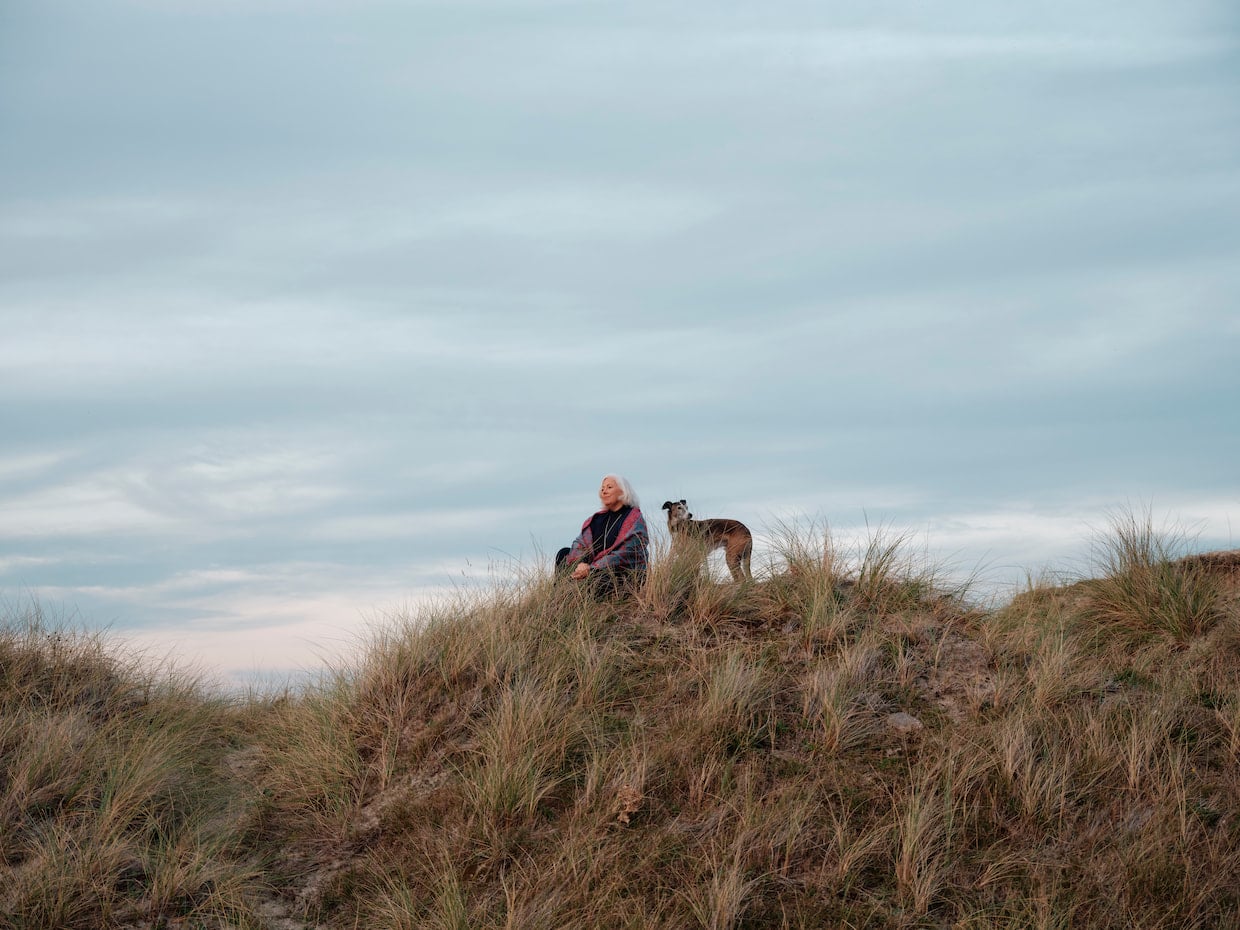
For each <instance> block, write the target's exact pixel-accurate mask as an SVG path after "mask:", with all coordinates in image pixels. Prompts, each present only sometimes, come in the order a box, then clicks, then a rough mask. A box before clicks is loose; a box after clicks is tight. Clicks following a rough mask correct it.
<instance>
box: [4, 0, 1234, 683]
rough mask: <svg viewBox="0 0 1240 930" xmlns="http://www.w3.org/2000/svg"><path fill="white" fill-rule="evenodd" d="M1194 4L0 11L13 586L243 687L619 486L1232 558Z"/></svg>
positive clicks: (1068, 566)
mask: <svg viewBox="0 0 1240 930" xmlns="http://www.w3.org/2000/svg"><path fill="white" fill-rule="evenodd" d="M1238 117H1240V14H1237V13H1236V12H1235V8H1234V5H1233V4H1230V3H1224V2H1212V0H1209V2H1207V0H1165V2H1164V0H1159V2H1154V0H1135V2H1134V0H1124V2H1120V0H1099V2H1094V3H1088V4H1082V3H1079V2H1075V0H1073V2H1068V0H1063V2H1048V3H1044V2H1039V3H1026V4H996V3H994V2H991V0H957V2H951V3H926V2H925V0H908V2H904V0H892V2H881V0H880V2H875V0H842V2H837V3H821V2H799V0H776V2H771V3H764V4H753V3H748V2H746V3H732V2H727V0H710V2H699V0H686V2H682V3H678V4H667V3H662V2H659V3H655V2H646V0H626V2H624V3H603V2H591V0H575V2H569V0H494V2H491V0H442V2H436V0H406V2H357V0H249V2H245V3H241V2H231V0H91V2H89V3H88V2H82V0H6V2H4V3H3V4H2V5H0V596H2V597H3V599H4V605H3V612H4V614H5V615H6V616H9V617H12V616H14V615H15V614H16V613H17V612H20V607H21V605H22V604H24V603H29V602H30V601H31V600H36V599H37V601H38V602H39V603H40V604H41V605H42V607H43V609H44V610H45V611H47V612H48V613H49V614H52V615H59V616H62V617H67V618H71V619H73V620H74V622H77V623H80V624H85V625H87V626H92V627H95V626H97V627H110V628H111V629H112V630H113V631H114V632H116V633H117V634H122V635H124V636H126V637H129V638H132V639H133V640H134V641H136V642H138V643H140V644H142V645H144V646H146V647H148V648H151V649H154V650H156V651H157V652H161V653H166V654H171V655H173V656H175V657H177V658H178V659H182V660H185V661H192V662H197V663H200V664H202V665H203V666H205V667H206V668H207V669H209V670H211V671H212V673H214V674H218V675H220V676H222V677H223V678H225V679H228V680H246V679H249V678H254V677H255V676H258V677H264V676H266V677H270V676H279V675H283V674H287V673H289V672H290V671H296V670H304V669H307V668H314V667H317V665H318V663H321V662H323V661H332V660H335V659H337V658H338V657H339V656H340V655H341V654H342V653H343V652H344V651H345V650H347V649H348V648H349V647H350V645H351V644H354V643H355V642H356V638H357V636H358V635H359V634H361V632H362V631H363V630H364V629H365V628H366V627H367V626H368V625H373V624H374V623H382V622H384V620H385V618H388V617H391V616H392V615H393V614H394V613H395V612H398V611H400V610H403V609H408V608H409V607H410V605H417V604H418V603H420V602H421V601H422V600H423V599H424V598H426V597H427V596H428V595H431V594H433V593H434V592H439V591H443V590H445V589H451V588H452V587H454V586H469V585H476V584H480V583H481V584H486V583H491V580H492V579H496V578H501V577H504V576H506V575H507V574H508V573H510V572H512V571H513V570H514V569H517V568H522V567H524V568H528V567H530V566H537V565H539V564H541V562H540V560H545V559H546V558H547V557H548V554H549V553H551V552H554V550H555V549H556V548H558V547H559V546H560V545H564V544H567V542H568V541H569V540H570V539H571V537H572V536H573V535H574V533H575V531H576V529H577V527H578V526H579V525H580V522H581V520H582V519H584V518H585V517H586V516H587V515H588V514H589V513H590V512H591V510H592V509H593V508H594V506H595V504H596V498H595V492H596V490H597V485H598V481H599V478H600V477H601V476H602V475H603V474H604V473H606V472H609V471H614V472H619V473H622V474H625V475H627V476H628V477H629V478H630V479H631V480H632V481H633V483H634V484H635V486H636V488H637V490H638V492H639V493H640V494H641V495H642V497H643V502H644V505H645V509H646V511H647V513H648V515H649V516H650V518H651V522H652V523H653V524H656V525H657V524H661V522H662V519H661V518H662V516H663V514H662V512H661V511H660V510H659V504H660V503H661V502H662V501H663V500H664V499H667V498H680V497H684V498H687V499H688V500H689V502H690V505H691V506H692V508H693V510H694V511H695V513H697V514H698V515H699V516H725V515H726V516H734V517H739V518H741V519H744V520H745V521H746V522H748V523H749V524H750V525H751V526H752V527H754V528H755V530H757V531H759V533H760V534H765V533H767V532H769V531H770V530H772V529H773V528H774V527H775V526H777V525H778V524H779V523H780V522H789V521H794V522H795V521H802V522H804V521H825V522H826V523H828V524H829V525H830V526H831V527H832V529H833V531H834V532H835V533H836V534H837V535H838V536H839V537H840V538H841V539H853V538H855V537H857V536H859V535H861V536H863V535H864V533H865V531H866V530H865V528H866V526H867V524H868V525H869V526H870V527H875V526H886V527H892V528H895V529H897V530H898V531H902V532H903V531H908V532H910V533H912V534H914V536H915V537H916V539H917V540H918V545H923V546H924V547H925V548H926V549H927V550H928V551H929V552H931V553H932V554H933V555H934V557H935V558H941V559H943V560H945V561H947V562H948V563H950V564H952V565H955V566H959V568H960V570H961V571H963V572H975V571H977V570H978V569H979V568H980V569H981V574H982V577H983V578H984V579H985V583H986V584H987V585H990V586H992V587H1001V586H1002V585H1003V584H1006V583H1009V582H1014V581H1015V580H1017V579H1019V578H1020V577H1022V576H1023V575H1024V574H1025V572H1026V571H1039V570H1042V569H1043V568H1047V567H1049V568H1052V569H1054V570H1061V569H1064V570H1076V569H1079V568H1080V567H1081V559H1082V558H1084V557H1085V556H1084V553H1086V552H1087V550H1088V543H1089V539H1090V536H1091V533H1094V532H1096V531H1097V530H1098V529H1099V528H1100V527H1102V526H1105V523H1106V519H1107V516H1106V515H1107V514H1108V513H1109V512H1113V511H1114V510H1115V509H1116V508H1136V509H1138V510H1141V509H1148V510H1149V511H1150V512H1151V513H1152V514H1153V516H1154V518H1155V519H1156V521H1158V522H1163V521H1169V522H1171V523H1173V524H1175V525H1178V526H1182V527H1186V528H1187V529H1188V530H1189V532H1190V535H1191V536H1192V538H1193V540H1194V545H1195V546H1197V547H1199V548H1203V549H1205V548H1216V547H1221V546H1228V547H1231V546H1237V545H1240V481H1238V480H1237V475H1238V474H1240V472H1238V469H1237V464H1236V463H1237V461H1238V460H1240V413H1238V412H1237V401H1240V364H1238V361H1240V304H1238V298H1240V260H1238V259H1240V118H1238Z"/></svg>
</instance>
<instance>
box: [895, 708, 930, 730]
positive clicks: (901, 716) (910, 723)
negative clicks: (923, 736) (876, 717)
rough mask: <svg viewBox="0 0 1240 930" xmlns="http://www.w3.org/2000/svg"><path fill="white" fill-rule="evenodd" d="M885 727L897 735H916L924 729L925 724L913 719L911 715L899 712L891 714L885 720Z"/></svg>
mask: <svg viewBox="0 0 1240 930" xmlns="http://www.w3.org/2000/svg"><path fill="white" fill-rule="evenodd" d="M887 726H889V727H891V729H893V730H895V731H896V732H897V733H916V732H917V731H918V730H921V729H924V728H925V724H924V723H922V722H921V721H920V720H918V719H917V718H916V717H914V716H913V715H912V714H906V713H905V712H904V711H900V712H899V713H896V714H891V715H890V716H889V717H888V718H887Z"/></svg>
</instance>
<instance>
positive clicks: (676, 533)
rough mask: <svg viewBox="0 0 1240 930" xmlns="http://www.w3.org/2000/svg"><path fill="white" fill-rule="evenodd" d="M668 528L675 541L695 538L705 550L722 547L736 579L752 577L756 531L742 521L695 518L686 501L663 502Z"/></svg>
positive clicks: (709, 550)
mask: <svg viewBox="0 0 1240 930" xmlns="http://www.w3.org/2000/svg"><path fill="white" fill-rule="evenodd" d="M663 509H664V510H666V511H667V528H668V530H669V531H671V534H672V542H673V543H678V542H683V541H685V540H690V539H696V540H700V541H702V542H703V543H705V544H706V551H707V552H711V551H712V550H714V549H722V550H723V556H724V559H725V560H726V561H727V563H728V571H730V572H731V573H732V580H733V581H743V580H744V579H745V578H752V577H753V573H752V572H751V571H750V570H749V557H750V556H751V555H752V554H753V534H752V533H751V532H749V528H748V527H747V526H745V524H744V523H741V521H740V520H694V519H693V514H691V513H689V505H688V504H686V503H685V502H684V500H683V499H682V500H678V501H664V502H663Z"/></svg>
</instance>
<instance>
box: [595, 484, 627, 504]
mask: <svg viewBox="0 0 1240 930" xmlns="http://www.w3.org/2000/svg"><path fill="white" fill-rule="evenodd" d="M623 493H624V492H623V491H621V490H620V485H618V484H616V479H614V478H604V479H603V486H602V487H601V488H599V489H598V499H599V500H601V501H602V502H603V506H604V507H605V508H607V509H608V510H619V509H620V508H621V507H623V506H624V501H622V500H621V499H620V498H621V495H622V494H623Z"/></svg>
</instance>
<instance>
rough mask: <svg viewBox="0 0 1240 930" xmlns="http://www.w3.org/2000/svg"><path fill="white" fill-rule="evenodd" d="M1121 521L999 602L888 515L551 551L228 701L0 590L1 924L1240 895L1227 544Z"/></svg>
mask: <svg viewBox="0 0 1240 930" xmlns="http://www.w3.org/2000/svg"><path fill="white" fill-rule="evenodd" d="M1130 529H1131V528H1129V527H1120V528H1119V531H1118V532H1117V533H1116V536H1115V541H1114V545H1115V547H1116V549H1115V550H1114V552H1115V557H1116V561H1115V564H1114V565H1108V566H1107V568H1106V570H1105V571H1104V572H1103V573H1102V577H1099V578H1096V579H1085V580H1083V581H1082V582H1079V583H1078V584H1075V585H1068V586H1065V585H1052V584H1045V583H1044V584H1036V585H1033V584H1031V586H1030V589H1029V591H1027V592H1025V593H1023V594H1021V595H1020V596H1019V597H1016V598H1014V599H1013V600H1012V602H1011V603H1009V604H1006V605H1003V606H1002V607H999V608H995V609H986V610H984V609H981V608H980V607H978V606H975V605H972V604H970V603H969V602H968V600H967V598H965V597H963V596H961V595H960V592H958V591H945V590H944V575H943V573H941V572H939V571H937V570H936V569H934V568H933V567H926V566H924V565H923V564H921V560H919V559H915V558H909V557H908V556H907V555H906V554H905V551H904V547H906V545H907V540H904V539H902V538H900V537H895V538H891V537H887V538H882V537H881V536H880V538H877V539H875V540H874V541H873V542H872V543H871V544H870V545H869V546H868V547H867V548H866V549H865V550H864V551H863V552H862V553H860V555H859V558H858V559H857V560H856V563H855V564H854V565H852V566H851V567H850V566H849V565H847V564H846V563H845V562H844V561H843V560H842V559H840V558H839V557H838V554H837V552H836V550H835V547H834V546H833V545H832V544H831V541H830V539H829V538H828V537H827V536H826V534H825V533H822V534H819V535H815V536H812V537H810V538H788V539H785V540H784V541H783V543H782V550H783V551H784V553H785V557H784V558H783V559H781V560H780V561H779V562H778V564H776V565H773V566H772V567H771V568H770V570H769V571H767V572H766V573H765V574H764V575H763V576H761V577H759V579H758V580H755V581H752V582H745V583H742V584H733V583H730V582H729V583H722V584H721V583H719V582H717V581H715V580H713V579H711V578H710V577H709V575H707V574H705V573H703V572H702V571H700V570H699V568H698V565H697V563H696V562H695V561H694V560H693V559H692V558H683V557H679V556H675V555H672V554H669V553H660V554H659V555H658V558H657V559H656V562H655V564H654V565H653V566H652V571H651V577H650V582H649V584H648V585H647V586H646V588H645V589H644V590H643V591H642V592H641V593H640V594H639V595H638V596H636V597H635V598H633V599H631V600H629V601H627V602H607V603H596V602H594V601H593V600H591V599H589V598H588V597H583V596H582V594H581V592H580V590H579V589H578V588H577V587H576V586H573V585H564V584H556V583H554V582H553V581H552V580H551V579H550V578H548V577H546V576H542V575H535V576H533V577H531V578H528V579H525V580H523V581H521V582H520V583H518V584H516V585H513V586H510V587H507V588H502V589H496V590H495V591H491V592H485V593H482V594H478V595H475V596H473V598H472V599H469V600H463V601H460V602H457V603H443V604H440V605H438V606H437V607H435V608H434V609H433V610H431V611H428V612H426V613H424V614H420V615H410V616H402V617H394V618H392V622H391V623H390V624H388V625H387V626H386V627H384V628H383V629H382V630H379V631H376V632H375V633H374V634H373V636H372V641H371V642H370V645H369V649H368V650H367V652H366V653H365V658H364V659H363V660H362V661H361V662H360V664H359V666H358V667H356V668H349V669H337V670H335V671H334V672H332V673H331V674H330V675H327V676H325V677H324V678H323V680H322V681H320V682H318V683H316V684H313V685H309V686H306V687H304V688H302V689H300V690H297V691H292V690H290V691H289V692H288V693H285V694H283V695H278V696H274V695H273V696H265V697H259V696H255V697H251V698H246V699H235V700H226V699H224V698H221V697H219V696H217V695H214V694H213V693H212V692H211V691H210V689H208V688H204V687H202V686H200V685H198V684H196V683H195V682H193V681H192V680H185V679H182V678H180V677H178V675H177V674H175V673H172V672H168V671H166V670H165V671H163V672H160V673H155V674H152V673H148V672H143V671H142V670H141V668H140V667H139V666H138V665H137V664H136V663H126V662H125V661H123V660H121V659H119V658H118V657H117V656H116V655H115V654H114V653H113V652H111V651H109V650H108V649H107V648H105V644H104V643H102V642H101V641H100V640H99V639H97V638H94V637H90V636H85V635H82V634H65V633H55V632H49V630H48V629H47V628H46V626H45V625H41V624H40V623H39V622H38V620H37V617H35V618H29V617H27V618H25V619H23V618H20V617H17V618H13V619H12V620H11V621H10V622H8V623H6V626H5V628H4V632H3V633H2V634H0V683H2V688H3V690H2V691H0V709H2V711H3V718H2V719H0V748H2V749H3V755H2V758H3V763H2V764H0V853H2V856H0V927H4V928H23V930H25V928H38V927H47V928H53V927H54V928H58V930H61V928H64V930H75V928H98V927H117V928H122V930H154V928H157V927H167V928H179V927H184V928H190V927H202V928H207V930H223V928H234V927H236V928H240V927H246V928H250V927H254V928H263V927H267V928H272V930H289V928H290V927H315V928H323V930H336V928H339V930H344V928H356V927H385V928H386V927H394V928H402V927H408V928H426V927H443V928H449V927H451V928H464V927H469V928H478V927H481V928H487V927H494V928H544V927H545V928H559V927H582V928H617V927H620V928H625V927H631V928H648V927H655V928H659V927H666V928H685V927H707V928H811V927H814V928H818V927H877V928H887V927H890V928H902V927H942V928H948V927H951V928H974V927H976V928H990V927H1011V928H1018V927H1019V928H1024V927H1046V928H1053V927H1062V928H1069V927H1072V928H1080V927H1098V928H1115V930H1119V928H1125V930H1127V928H1134V927H1136V928H1168V930H1170V928H1181V927H1200V928H1213V927H1228V926H1237V925H1238V919H1240V918H1238V914H1240V887H1238V886H1237V884H1236V882H1235V875H1236V874H1240V819H1238V818H1237V813H1236V812H1237V811H1238V810H1240V762H1238V753H1237V749H1238V747H1240V611H1238V609H1237V600H1236V585H1235V582H1234V577H1233V576H1228V575H1227V574H1226V573H1223V574H1220V573H1219V572H1217V571H1214V572H1213V573H1212V574H1211V573H1208V572H1207V573H1205V574H1203V576H1202V579H1201V580H1200V583H1199V587H1195V588H1193V590H1194V591H1196V592H1198V593H1196V594H1193V595H1192V597H1189V598H1187V601H1186V602H1187V603H1189V604H1190V606H1191V610H1188V611H1187V613H1185V612H1184V611H1185V610H1186V608H1183V607H1182V606H1177V605H1180V604H1182V603H1185V601H1184V600H1183V599H1181V601H1175V599H1174V598H1173V597H1172V596H1171V595H1170V594H1169V593H1168V592H1167V591H1166V588H1165V586H1166V585H1167V584H1174V585H1180V588H1181V589H1182V588H1183V585H1182V584H1181V582H1183V577H1182V576H1181V577H1179V578H1178V580H1175V581H1172V582H1168V581H1166V580H1165V579H1162V578H1161V576H1158V572H1160V571H1162V568H1161V566H1163V565H1164V563H1165V564H1166V565H1175V564H1176V563H1177V561H1178V559H1177V558H1175V557H1173V555H1174V554H1173V553H1169V552H1166V551H1164V550H1160V549H1158V548H1157V545H1155V544H1154V543H1153V542H1152V540H1147V539H1146V538H1145V537H1144V536H1142V535H1141V531H1140V530H1141V528H1140V525H1139V524H1137V525H1136V527H1135V529H1136V533H1135V536H1134V535H1133V533H1132V532H1130ZM1147 556H1149V557H1147ZM1142 572H1145V573H1146V575H1145V576H1142ZM1121 576H1122V577H1123V578H1126V579H1129V580H1126V581H1124V585H1128V586H1131V585H1133V584H1147V583H1149V584H1153V585H1154V588H1152V589H1151V588H1148V587H1147V588H1145V589H1138V593H1137V594H1135V595H1132V596H1130V595H1129V593H1125V592H1128V591H1129V587H1125V588H1123V590H1121V591H1119V593H1117V589H1116V587H1115V579H1116V578H1119V577H1121ZM1156 576H1157V577H1156ZM1142 577H1144V579H1145V580H1142ZM1150 579H1153V580H1152V581H1151V580H1150ZM1193 584H1194V585H1197V584H1198V582H1197V581H1194V582H1193ZM1108 586H1110V587H1108ZM1159 586H1162V587H1159ZM1142 590H1143V591H1144V593H1140V592H1141V591H1142ZM1152 590H1153V591H1159V592H1161V593H1158V594H1157V595H1156V596H1155V595H1154V594H1151V593H1150V592H1151V591H1152ZM1200 592H1208V593H1206V594H1201V593H1200ZM1202 604H1205V605H1206V606H1205V607H1202V606H1201V605H1202ZM1168 605H1171V606H1168ZM1172 616H1173V617H1174V618H1175V619H1174V620H1171V619H1169V617H1172Z"/></svg>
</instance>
